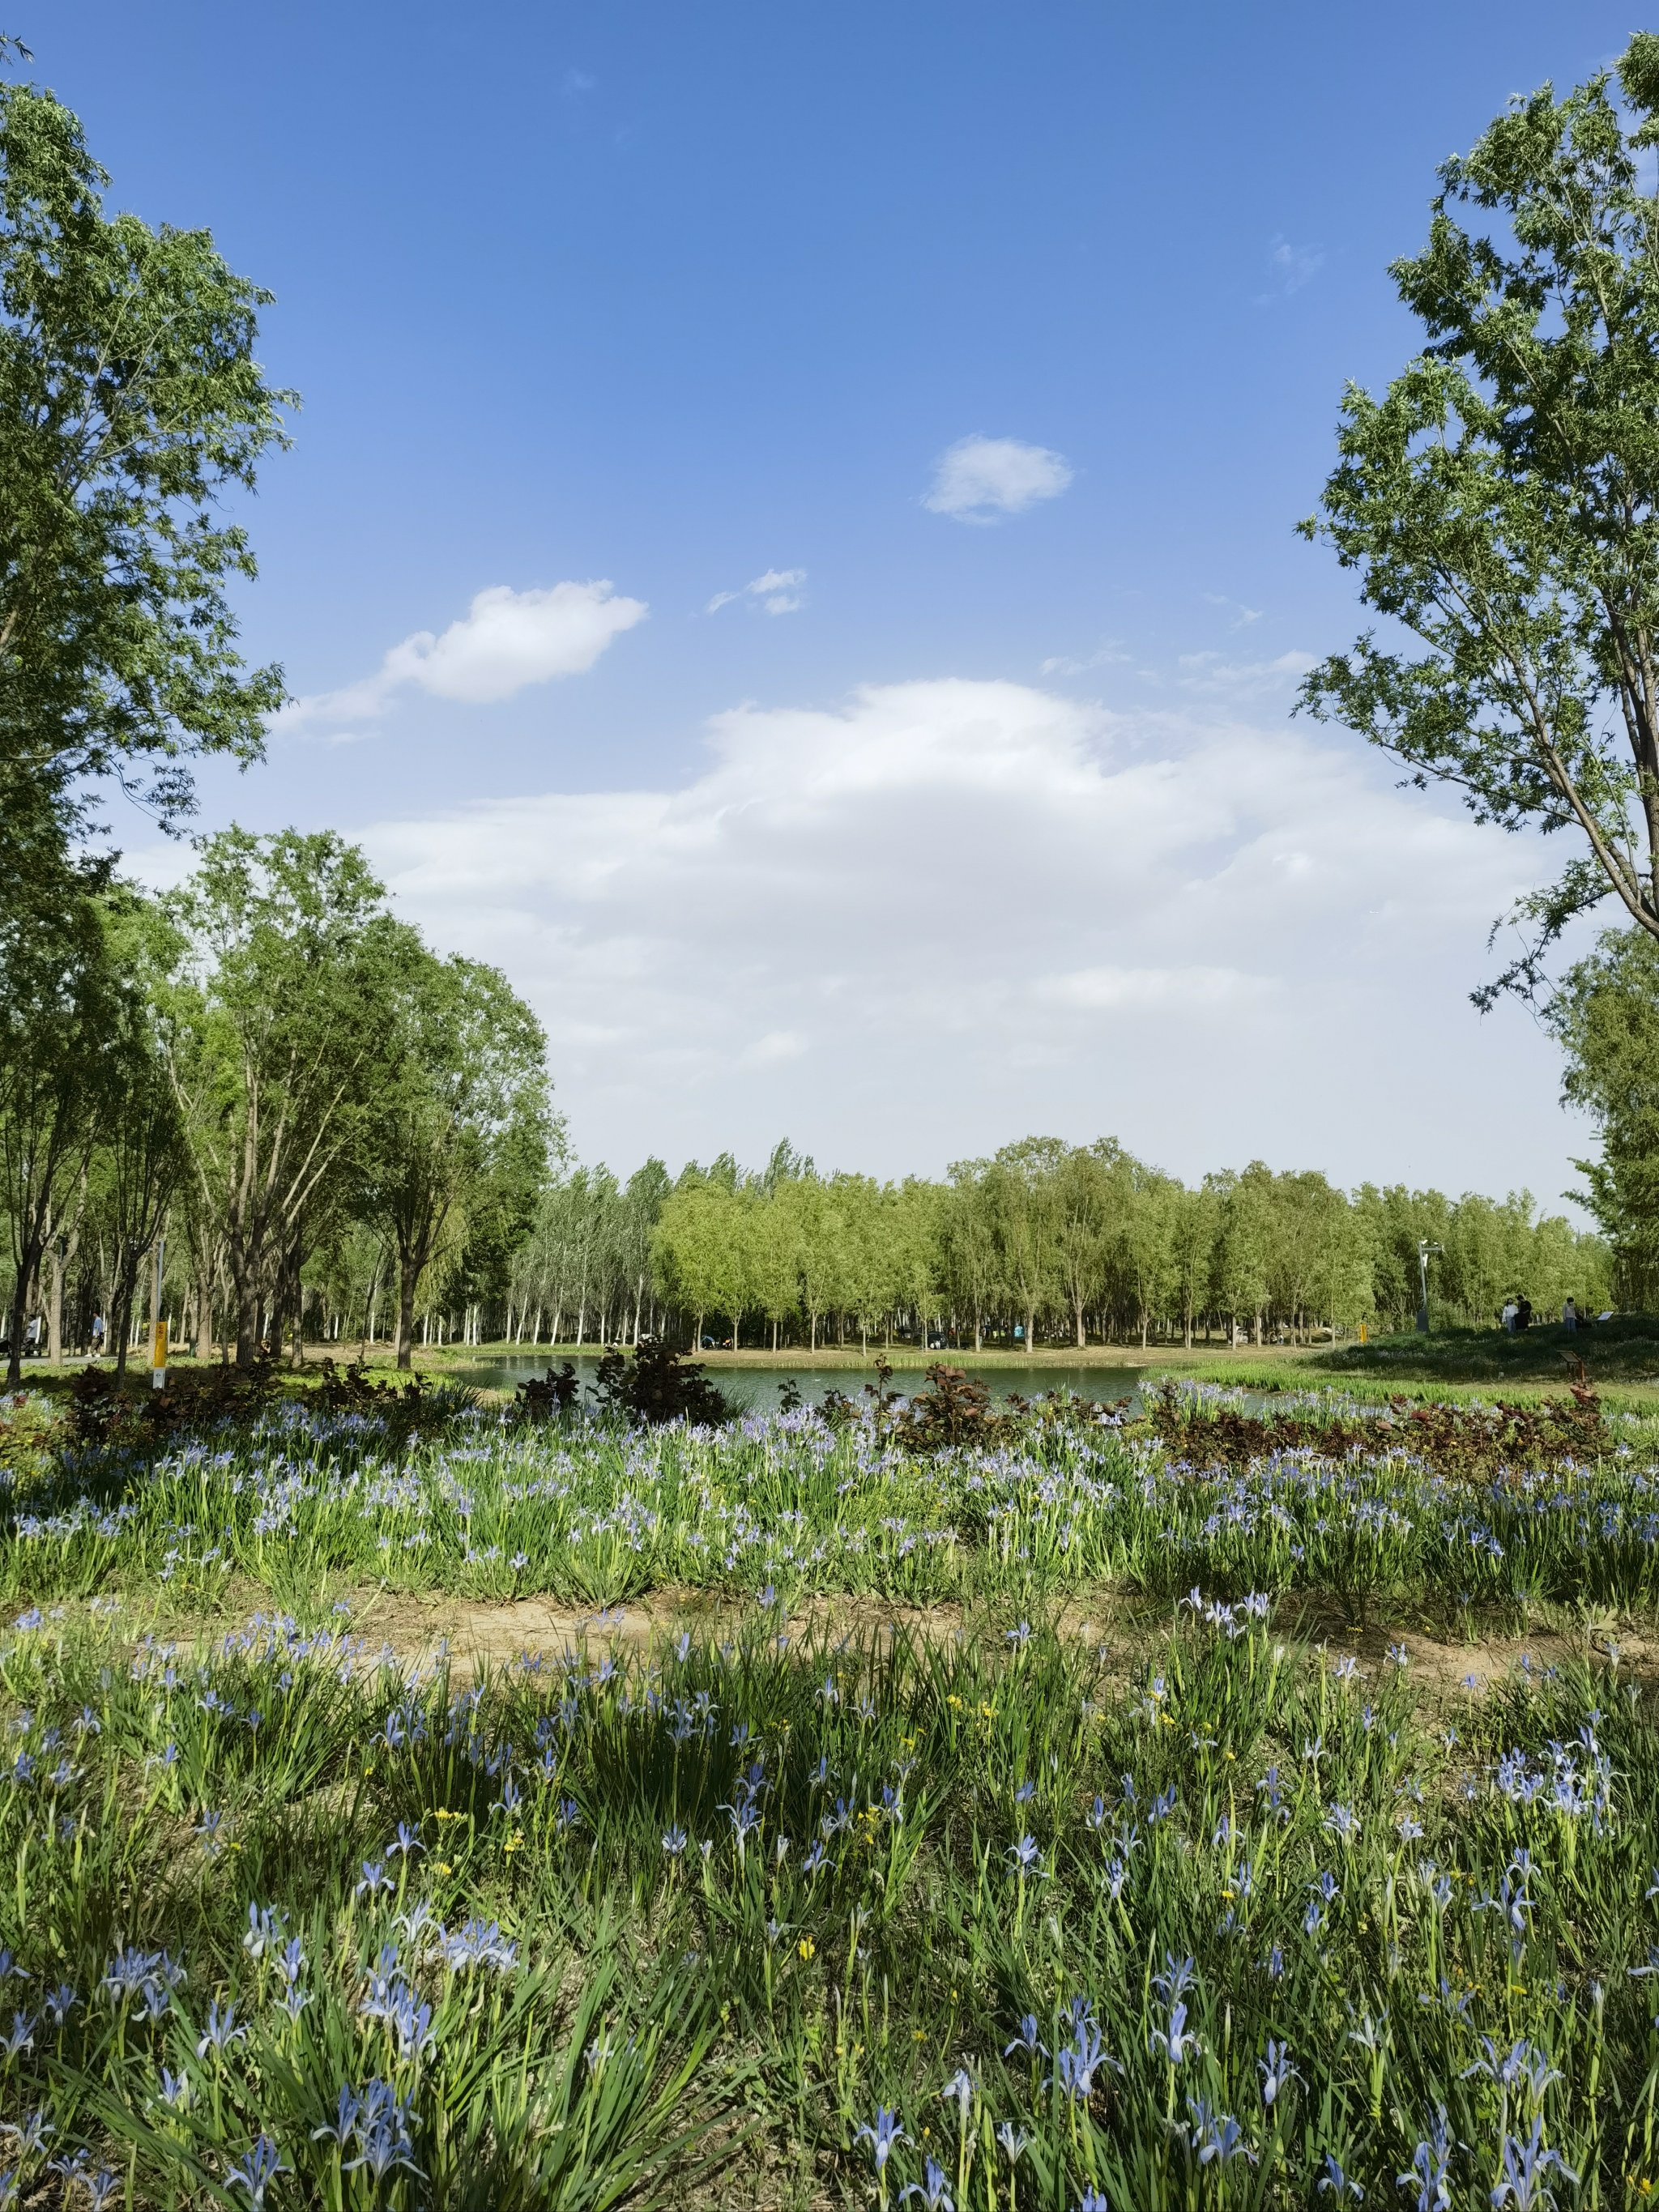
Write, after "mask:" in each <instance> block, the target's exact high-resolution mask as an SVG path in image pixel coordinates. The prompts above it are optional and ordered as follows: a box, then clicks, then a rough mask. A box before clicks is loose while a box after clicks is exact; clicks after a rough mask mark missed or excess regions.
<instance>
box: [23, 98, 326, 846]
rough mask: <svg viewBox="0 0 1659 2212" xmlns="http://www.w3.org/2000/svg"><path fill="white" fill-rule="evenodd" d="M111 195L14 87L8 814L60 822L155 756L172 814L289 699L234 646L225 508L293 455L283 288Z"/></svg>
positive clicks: (71, 118) (44, 112)
mask: <svg viewBox="0 0 1659 2212" xmlns="http://www.w3.org/2000/svg"><path fill="white" fill-rule="evenodd" d="M107 183H108V179H107V177H106V174H105V173H104V172H103V170H102V169H100V167H99V166H98V164H97V163H96V162H95V161H94V160H93V159H92V157H91V155H89V154H88V150H87V147H86V143H85V140H84V138H83V137H82V130H81V125H80V123H79V121H78V120H77V118H76V116H75V115H74V114H72V113H71V112H70V110H69V109H68V108H67V107H65V106H63V105H62V103H61V102H60V101H58V100H55V99H54V98H52V95H51V94H49V93H43V92H39V91H36V90H34V89H33V88H31V87H28V86H24V85H0V803H4V802H9V801H10V800H11V799H13V798H14V797H15V794H16V793H20V792H23V791H33V792H35V793H39V792H40V791H43V790H44V791H46V792H47V793H50V794H51V795H52V798H53V799H55V800H56V801H58V803H59V804H60V805H61V806H62V807H63V808H64V812H65V817H66V818H67V817H68V816H69V815H70V813H72V811H73V807H74V800H75V795H76V785H77V782H78V781H79V780H80V779H82V778H84V777H87V776H88V775H93V776H95V775H106V774H109V773H114V774H117V775H120V776H121V777H122V778H123V779H124V780H127V779H130V778H131V777H132V776H133V775H135V773H136V771H137V768H138V765H139V764H140V763H143V764H144V766H145V768H146V769H147V770H148V772H149V784H148V788H147V790H146V792H145V793H144V795H145V796H146V798H147V799H149V802H150V803H151V804H153V805H155V806H157V807H158V808H159V809H160V811H161V812H162V814H163V815H164V816H171V815H176V814H178V813H179V812H180V811H184V810H185V809H186V808H187V806H188V805H189V803H190V795H191V791H190V780H189V774H188V770H187V769H186V768H185V766H184V763H185V759H186V758H187V757H188V756H189V755H191V754H192V753H197V752H221V753H228V754H230V755H232V756H233V757H235V758H236V759H239V760H241V761H248V760H251V759H252V758H254V757H256V756H257V755H258V751H259V750H260V746H261V742H262V734H263V729H264V720H265V717H266V716H267V715H269V714H270V713H271V712H273V711H274V709H275V708H276V707H278V706H279V705H280V704H281V702H282V699H283V680H282V672H281V671H280V670H279V669H277V668H275V667H269V668H264V669H259V670H257V671H249V670H247V669H246V667H245V666H244V664H243V662H242V660H241V658H240V654H239V653H238V652H237V649H236V624H235V620H234V616H233V614H232V611H231V608H230V605H229V601H228V597H227V586H228V583H229V582H230V580H232V579H234V578H235V577H239V576H240V577H251V576H252V574H253V573H254V561H253V556H252V551H251V550H250V548H249V545H248V541H247V538H246V532H244V531H243V530H242V529H241V528H240V526H238V525H237V524H235V523H234V522H232V521H228V520H226V519H225V518H224V516H223V514H222V512H221V511H220V507H219V505H218V501H219V500H220V498H221V496H222V495H223V494H224V493H225V492H226V491H227V490H228V489H231V488H233V487H237V486H240V487H242V488H244V489H251V488H252V485H253V483H254V477H255V471H256V467H257V465H258V461H259V459H260V457H261V455H262V454H263V453H264V451H265V450H266V448H267V447H270V446H271V445H273V444H280V443H281V442H283V427H282V410H283V407H284V406H285V405H287V404H290V403H291V401H292V398H293V395H292V394H290V393H288V392H280V391H276V390H274V389H273V388H272V387H271V386H269V385H268V384H267V383H266V381H265V379H264V373H263V371H262V370H261V368H259V365H258V362H256V361H255V359H254V357H253V344H254V338H255V331H256V322H257V314H258V309H259V308H260V307H263V306H264V305H265V304H266V303H267V302H268V301H269V299H270V295H269V294H268V293H265V292H263V291H261V290H259V289H258V288H257V287H256V286H255V285H253V284H252V283H248V282H247V280H246V278H244V277H240V276H236V275H234V273H233V271H232V270H230V269H228V267H227V266H226V264H225V263H224V261H223V260H222V258H221V257H220V256H219V254H218V253H217V252H216V250H215V248H214V245H213V241H212V240H211V238H210V236H209V234H207V233H206V232H205V231H199V230H178V229H174V228H171V227H170V226H167V225H163V226H162V228H161V229H159V230H152V229H151V228H149V226H148V225H147V224H145V223H143V222H140V221H139V219H138V218H137V216H131V215H116V216H106V213H105V211H104V207H103V200H102V193H103V189H104V187H105V186H106V184H107ZM6 811H7V813H8V815H9V811H10V807H9V804H8V805H6Z"/></svg>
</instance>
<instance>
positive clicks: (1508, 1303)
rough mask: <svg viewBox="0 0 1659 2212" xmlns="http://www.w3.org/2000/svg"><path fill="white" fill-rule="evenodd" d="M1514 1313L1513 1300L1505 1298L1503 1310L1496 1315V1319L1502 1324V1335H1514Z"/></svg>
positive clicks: (1514, 1305) (1514, 1304) (1515, 1309)
mask: <svg viewBox="0 0 1659 2212" xmlns="http://www.w3.org/2000/svg"><path fill="white" fill-rule="evenodd" d="M1516 1311H1517V1308H1516V1303H1515V1300H1514V1299H1513V1298H1505V1299H1504V1310H1503V1312H1502V1313H1501V1314H1499V1315H1498V1320H1499V1321H1501V1322H1503V1324H1504V1334H1505V1335H1506V1336H1513V1335H1514V1334H1515V1317H1516Z"/></svg>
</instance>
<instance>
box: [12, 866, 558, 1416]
mask: <svg viewBox="0 0 1659 2212" xmlns="http://www.w3.org/2000/svg"><path fill="white" fill-rule="evenodd" d="M0 926H3V927H4V930H5V943H4V951H5V956H6V988H5V990H4V992H3V993H0V1177H3V1184H0V1202H3V1205H4V1207H5V1211H6V1214H7V1217H8V1220H9V1225H10V1231H11V1239H10V1245H11V1249H10V1260H11V1270H10V1284H9V1302H8V1317H7V1322H6V1338H7V1345H8V1357H9V1370H8V1372H9V1379H10V1381H11V1383H13V1384H14V1385H15V1383H16V1381H17V1379H18V1376H19V1370H20V1360H21V1356H22V1353H23V1352H24V1350H25V1349H26V1347H27V1346H28V1345H29V1344H30V1343H31V1341H33V1342H37V1343H40V1345H41V1346H42V1348H43V1349H46V1350H48V1351H50V1352H51V1353H52V1355H53V1356H54V1357H60V1356H61V1355H62V1353H63V1352H64V1349H65V1348H66V1347H67V1346H76V1347H89V1346H91V1345H92V1344H93V1342H94V1339H95V1337H96V1336H97V1334H98V1333H99V1331H98V1328H97V1324H98V1323H100V1322H101V1323H102V1324H103V1328H102V1334H103V1335H104V1337H105V1339H106V1340H107V1341H108V1342H109V1344H110V1345H111V1346H112V1347H113V1348H114V1349H115V1352H116V1356H117V1358H118V1360H119V1359H124V1358H125V1352H126V1348H127V1346H128V1345H129V1343H130V1342H131V1338H132V1334H133V1330H132V1323H133V1320H134V1317H135V1304H136V1302H137V1292H138V1291H139V1288H140V1273H141V1269H142V1267H143V1263H144V1261H145V1259H146V1257H147V1256H148V1255H150V1254H151V1253H152V1252H154V1251H155V1249H156V1248H157V1245H158V1240H160V1241H161V1249H163V1250H164V1252H165V1255H166V1267H165V1275H164V1285H163V1293H164V1295H163V1305H162V1312H161V1316H158V1317H167V1318H168V1319H169V1320H170V1323H171V1326H172V1328H173V1331H174V1333H175V1334H179V1335H182V1336H183V1337H185V1339H187V1340H189V1341H191V1342H192V1343H194V1344H196V1345H197V1346H202V1347H207V1346H212V1345H215V1344H217V1345H218V1346H221V1347H222V1352H223V1354H224V1356H225V1357H226V1358H231V1357H234V1358H235V1359H236V1361H237V1362H238V1364H244V1365H245V1364H248V1363H249V1362H250V1361H252V1359H254V1358H256V1357H257V1356H258V1354H259V1352H261V1351H262V1350H263V1351H264V1352H274V1351H276V1349H277V1348H279V1346H281V1345H282V1344H283V1342H284V1341H297V1340H301V1338H302V1336H303V1332H304V1330H305V1328H306V1326H307V1306H308V1305H309V1307H310V1308H311V1309H312V1311H311V1315H310V1318H311V1321H312V1324H313V1327H314V1326H316V1323H317V1320H318V1314H317V1304H318V1297H319V1290H318V1287H317V1286H318V1285H319V1282H320V1283H322V1284H326V1283H328V1282H329V1281H331V1280H333V1279H337V1278H338V1276H339V1274H340V1273H341V1270H342V1268H343V1267H344V1268H345V1269H346V1270H347V1272H348V1274H349V1270H350V1267H351V1264H352V1255H362V1254H364V1253H368V1254H369V1255H371V1256H372V1288H371V1291H370V1296H371V1297H372V1298H374V1299H375V1300H376V1301H377V1302H378V1304H379V1307H380V1312H381V1313H383V1314H384V1316H385V1321H386V1326H385V1329H384V1334H385V1337H386V1340H389V1341H390V1342H391V1343H392V1345H393V1346H394V1347H395V1350H396V1354H397V1358H398V1364H400V1365H406V1364H408V1363H409V1359H410V1347H411V1345H412V1342H413V1339H414V1333H415V1328H416V1322H417V1318H419V1317H421V1316H422V1315H423V1314H424V1313H425V1311H426V1309H427V1307H428V1306H429V1304H430V1302H431V1299H432V1297H433V1296H434V1295H435V1291H436V1289H437V1287H438V1286H441V1291H442V1295H443V1297H444V1298H445V1299H446V1300H447V1301H449V1302H452V1303H453V1301H455V1300H458V1299H459V1300H462V1301H466V1302H470V1301H471V1297H472V1294H473V1291H474V1289H475V1286H478V1285H494V1284H495V1282H496V1281H497V1280H498V1279H501V1276H502V1274H503V1273H504V1271H505V1269H506V1267H507V1264H508V1261H509V1260H510V1257H511V1255H513V1253H515V1252H516V1251H517V1250H518V1249H519V1248H520V1245H521V1244H522V1243H523V1242H524V1239H525V1237H526V1235H527V1233H528V1231H529V1230H530V1228H531V1226H532V1223H533V1222H534V1220H535V1218H536V1212H537V1207H538V1202H539V1200H540V1196H541V1194H542V1192H543V1190H544V1188H545V1187H546V1184H547V1181H548V1176H549V1171H550V1161H551V1159H552V1158H553V1157H554V1156H555V1154H556V1152H557V1149H558V1146H559V1144H560V1131H559V1126H558V1124H557V1122H556V1120H555V1118H554V1116H553V1114H552V1111H551V1107H550V1099H549V1086H548V1079H547V1073H546V1066H545V1048H544V1037H543V1035H542V1031H541V1028H540V1025H539V1024H538V1022H537V1020H536V1018H535V1016H534V1015H533V1014H532V1012H531V1011H530V1009H529V1008H528V1007H527V1006H525V1004H524V1003H523V1001H522V1000H520V999H519V998H517V997H516V996H515V995H514V994H513V992H512V991H511V990H510V989H509V988H508V987H507V983H506V982H505V981H504V980H503V979H502V977H501V975H499V974H498V973H497V971H496V970H495V969H492V968H489V967H486V966H484V965H483V964H482V963H479V962H477V961H471V960H466V959H463V958H460V957H456V956H452V957H441V956H440V955H439V954H437V953H435V952H434V951H432V950H431V949H430V948H429V947H428V945H426V943H425V942H424V940H423V939H422V937H421V935H420V933H419V932H418V931H417V930H416V929H414V928H412V927H410V925H409V924H408V923H406V922H404V921H399V920H398V918H397V917H396V916H394V915H392V913H391V911H390V910H389V908H387V906H386V899H385V894H384V892H383V890H382V888H381V886H380V884H378V883H377V882H376V881H375V879H374V876H373V875H372V874H371V872H369V869H368V866H367V864H366V862H365V861H364V860H363V857H362V854H361V853H359V852H357V851H356V849H355V848H353V847H351V846H349V845H348V844H346V843H344V842H343V841H342V840H341V839H340V838H338V837H337V836H333V835H332V834H330V833H322V834H319V835H314V836H301V835H300V834H299V833H298V832H295V831H292V830H289V831H284V832H282V833H280V834H279V835H277V836H270V837H264V838H261V837H255V836H251V835H250V834H249V833H247V832H246V831H245V830H240V829H231V830H228V831H225V832H223V833H222V834H220V835H219V836H213V837H210V838H208V839H206V840H204V842H203V843H202V845H201V847H200V848H199V853H198V865H197V867H196V868H195V870H194V871H193V872H191V875H190V876H189V877H188V878H187V879H186V880H185V883H184V884H182V885H181V886H180V887H179V889H178V890H175V891H173V892H171V893H169V894H167V896H163V897H161V898H155V899H151V898H147V897H145V896H143V895H142V894H141V893H140V892H138V891H137V890H135V889H134V888H133V887H131V885H125V884H109V885H107V886H106V887H105V888H104V889H102V890H100V891H99V892H97V893H96V894H95V895H94V894H85V893H83V894H82V896H77V897H75V898H71V899H70V900H67V901H66V902H64V903H63V904H62V905H61V906H60V907H58V908H53V909H51V910H49V911H46V912H43V913H40V914H38V915H35V916H33V918H32V926H30V927H27V928H21V927H18V926H17V923H16V921H15V918H12V919H11V920H9V921H8V922H6V923H5V924H4V925H0ZM308 1285H309V1286H310V1288H309V1293H308V1290H307V1286H308Z"/></svg>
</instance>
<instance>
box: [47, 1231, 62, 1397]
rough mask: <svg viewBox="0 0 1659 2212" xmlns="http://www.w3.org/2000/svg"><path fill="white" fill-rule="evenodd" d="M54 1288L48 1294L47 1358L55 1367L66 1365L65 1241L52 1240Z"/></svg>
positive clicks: (60, 1238) (59, 1239) (55, 1238)
mask: <svg viewBox="0 0 1659 2212" xmlns="http://www.w3.org/2000/svg"><path fill="white" fill-rule="evenodd" d="M51 1261H52V1288H51V1290H50V1291H48V1292H47V1293H46V1357H47V1358H49V1359H50V1360H51V1362H52V1365H53V1366H54V1367H61V1366H62V1365H63V1364H64V1240H63V1238H62V1237H53V1238H52V1252H51Z"/></svg>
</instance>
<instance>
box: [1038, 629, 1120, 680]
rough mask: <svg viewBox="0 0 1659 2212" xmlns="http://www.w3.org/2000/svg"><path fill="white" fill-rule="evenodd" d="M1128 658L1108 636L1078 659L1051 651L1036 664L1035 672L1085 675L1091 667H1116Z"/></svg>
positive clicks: (1055, 674)
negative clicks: (1104, 641)
mask: <svg viewBox="0 0 1659 2212" xmlns="http://www.w3.org/2000/svg"><path fill="white" fill-rule="evenodd" d="M1128 658H1129V656H1128V654H1127V653H1125V651H1124V650H1123V647H1121V645H1120V644H1119V643H1118V642H1117V641H1116V639H1115V638H1109V639H1108V641H1106V643H1105V644H1104V645H1101V646H1097V647H1096V648H1095V650H1094V651H1093V652H1092V653H1085V654H1084V656H1083V658H1082V659H1080V660H1076V659H1073V658H1072V656H1071V654H1070V653H1051V654H1050V655H1049V657H1048V659H1047V660H1044V661H1042V662H1040V663H1039V664H1038V667H1037V674H1038V675H1039V676H1083V675H1086V674H1087V672H1088V671H1089V670H1090V669H1091V668H1113V667H1116V666H1117V665H1119V664H1120V663H1121V662H1123V661H1126V660H1127V659H1128Z"/></svg>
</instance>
